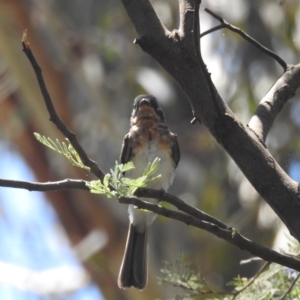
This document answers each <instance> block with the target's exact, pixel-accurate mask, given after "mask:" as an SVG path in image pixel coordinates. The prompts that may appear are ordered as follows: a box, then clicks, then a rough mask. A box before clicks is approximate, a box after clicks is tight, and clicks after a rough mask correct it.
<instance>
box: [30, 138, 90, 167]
mask: <svg viewBox="0 0 300 300" xmlns="http://www.w3.org/2000/svg"><path fill="white" fill-rule="evenodd" d="M33 134H34V136H35V138H36V139H37V140H38V141H39V142H40V143H42V144H43V145H45V146H46V147H48V148H50V149H52V150H53V151H55V152H58V153H59V154H62V155H64V156H65V157H66V158H67V159H68V161H69V162H70V163H71V164H72V165H73V166H75V167H79V168H82V169H85V170H90V168H89V167H87V166H85V165H84V164H83V162H82V160H81V158H80V156H79V155H78V153H77V152H76V150H75V149H74V147H73V146H72V144H71V143H70V141H69V140H68V139H67V138H66V141H67V144H68V145H66V143H65V142H60V141H59V140H58V139H56V142H54V141H53V140H51V139H50V138H49V137H48V138H46V137H45V136H42V135H40V134H39V133H37V132H34V133H33Z"/></svg>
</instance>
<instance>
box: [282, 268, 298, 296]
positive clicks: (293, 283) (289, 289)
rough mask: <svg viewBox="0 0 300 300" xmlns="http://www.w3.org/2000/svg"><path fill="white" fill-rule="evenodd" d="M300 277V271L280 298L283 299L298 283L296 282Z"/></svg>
mask: <svg viewBox="0 0 300 300" xmlns="http://www.w3.org/2000/svg"><path fill="white" fill-rule="evenodd" d="M299 277H300V273H298V275H297V277H296V278H295V279H294V281H293V282H292V284H291V285H290V287H289V288H288V290H287V291H286V292H285V293H284V294H283V295H282V297H281V298H280V300H283V299H284V298H285V297H286V296H287V295H288V294H289V293H290V292H291V291H292V288H293V287H294V285H295V284H296V282H297V280H298V279H299Z"/></svg>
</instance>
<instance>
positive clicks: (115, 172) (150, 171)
mask: <svg viewBox="0 0 300 300" xmlns="http://www.w3.org/2000/svg"><path fill="white" fill-rule="evenodd" d="M159 162H160V158H158V157H157V158H155V160H154V161H153V162H152V163H149V164H148V166H147V167H146V169H145V170H144V173H143V176H141V177H139V178H136V179H131V178H127V177H124V175H123V174H124V172H127V171H129V170H132V169H134V165H133V163H132V162H128V163H126V164H118V162H117V161H116V164H115V166H114V168H113V169H110V173H109V174H106V175H105V177H104V180H103V182H101V181H100V180H93V181H90V182H88V183H87V186H88V187H89V189H90V191H91V192H92V193H96V194H105V195H106V196H107V197H108V198H117V199H119V198H121V197H130V196H132V195H134V193H135V191H136V190H137V189H138V188H143V187H146V186H147V183H148V182H149V181H153V180H156V179H158V178H160V177H161V175H157V176H154V174H155V173H156V172H157V169H158V165H159Z"/></svg>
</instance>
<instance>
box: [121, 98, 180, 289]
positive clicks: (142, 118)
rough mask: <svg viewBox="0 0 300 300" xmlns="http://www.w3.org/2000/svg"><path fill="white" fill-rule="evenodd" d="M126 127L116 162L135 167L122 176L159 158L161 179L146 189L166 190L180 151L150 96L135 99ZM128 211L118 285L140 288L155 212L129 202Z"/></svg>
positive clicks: (134, 174) (140, 172)
mask: <svg viewBox="0 0 300 300" xmlns="http://www.w3.org/2000/svg"><path fill="white" fill-rule="evenodd" d="M130 126H131V127H130V130H129V133H127V134H126V135H125V137H124V140H123V145H122V150H121V156H120V161H121V163H122V164H124V163H127V162H129V161H132V162H133V164H134V166H135V168H134V169H132V170H130V171H128V172H127V173H126V176H127V177H129V178H133V179H134V178H138V177H140V176H142V175H143V172H144V170H145V168H146V167H147V165H148V163H149V162H151V163H152V162H153V161H154V159H155V158H156V157H158V158H160V159H161V161H160V163H159V167H158V170H157V174H161V178H159V179H156V180H154V181H150V182H149V184H148V185H147V188H151V189H164V190H165V191H166V190H167V189H168V187H169V186H170V184H171V183H172V181H173V179H174V175H175V168H176V167H177V165H178V163H179V160H180V151H179V147H178V142H177V135H176V134H174V133H172V132H171V131H170V129H169V127H168V125H167V124H166V121H165V117H164V113H163V111H162V110H161V108H160V107H159V106H158V104H157V100H156V98H155V97H154V96H152V95H140V96H138V97H136V98H135V100H134V105H133V111H132V115H131V118H130ZM145 200H146V201H151V202H153V203H157V202H158V200H156V199H145ZM128 212H129V221H130V223H129V230H128V236H127V242H126V247H125V253H124V257H123V261H122V265H121V269H120V274H119V279H118V285H119V287H120V288H123V289H125V288H129V287H131V286H134V287H135V288H137V289H139V290H143V289H144V288H145V286H146V284H147V260H148V254H147V253H148V229H149V227H150V225H151V224H152V222H153V221H154V219H155V217H156V214H155V213H152V212H145V211H142V210H139V209H136V208H135V207H134V205H129V208H128Z"/></svg>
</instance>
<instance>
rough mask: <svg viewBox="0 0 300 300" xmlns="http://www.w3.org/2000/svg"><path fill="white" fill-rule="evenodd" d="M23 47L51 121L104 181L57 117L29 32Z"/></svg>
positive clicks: (97, 169) (85, 163) (86, 163)
mask: <svg viewBox="0 0 300 300" xmlns="http://www.w3.org/2000/svg"><path fill="white" fill-rule="evenodd" d="M22 46H23V51H24V53H25V54H26V56H27V58H28V60H29V62H30V63H31V66H32V68H33V70H34V72H35V75H36V78H37V80H38V84H39V87H40V90H41V93H42V96H43V99H44V102H45V104H46V107H47V110H48V112H49V115H50V121H52V122H53V123H54V124H55V125H56V126H57V128H58V130H59V131H60V132H61V133H62V134H63V135H64V136H65V137H66V138H68V139H69V141H70V143H71V144H72V146H73V147H74V149H75V150H76V151H77V153H78V155H79V156H80V158H81V160H82V162H83V163H84V165H86V166H88V167H89V168H90V169H91V172H92V173H93V174H94V175H96V176H97V177H98V178H99V179H101V180H103V178H104V173H103V172H102V171H101V170H100V169H99V167H98V165H97V164H96V162H94V161H93V160H91V159H89V157H88V156H87V154H86V153H85V151H84V150H83V148H82V147H81V145H80V144H79V142H78V141H77V138H76V135H75V134H74V133H73V132H72V131H71V130H69V128H68V127H67V126H66V125H65V123H64V122H63V121H62V120H61V119H60V117H59V116H58V115H57V113H56V110H55V108H54V105H53V103H52V100H51V97H50V95H49V92H48V89H47V86H46V84H45V81H44V78H43V74H42V69H41V68H40V66H39V64H38V63H37V61H36V59H35V57H34V55H33V53H32V51H31V49H30V45H29V43H28V42H27V30H25V31H24V33H23V39H22Z"/></svg>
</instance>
